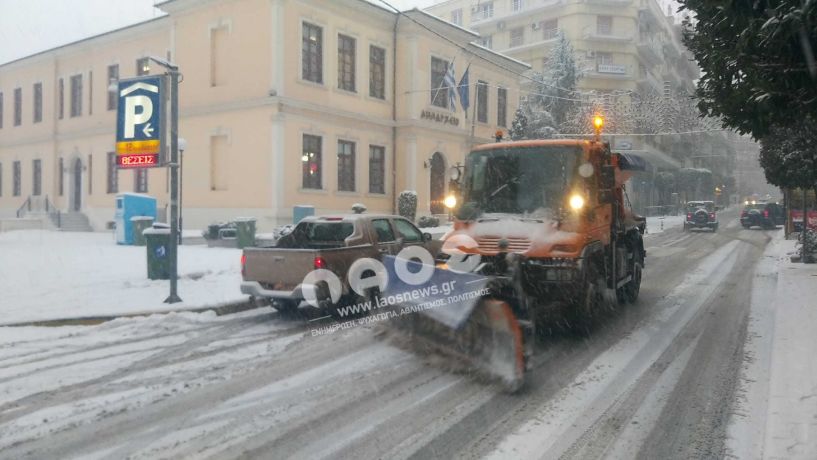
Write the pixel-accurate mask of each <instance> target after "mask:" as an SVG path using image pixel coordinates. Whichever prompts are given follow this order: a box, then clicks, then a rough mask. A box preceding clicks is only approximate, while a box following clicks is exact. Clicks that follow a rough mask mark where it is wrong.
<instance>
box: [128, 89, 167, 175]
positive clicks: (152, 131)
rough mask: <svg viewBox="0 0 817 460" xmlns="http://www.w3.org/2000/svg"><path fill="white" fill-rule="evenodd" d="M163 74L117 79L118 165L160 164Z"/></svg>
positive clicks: (162, 138) (143, 165) (142, 165)
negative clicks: (159, 75)
mask: <svg viewBox="0 0 817 460" xmlns="http://www.w3.org/2000/svg"><path fill="white" fill-rule="evenodd" d="M164 88H165V84H164V77H138V78H129V79H126V80H120V81H119V87H118V97H119V108H118V109H117V113H116V164H117V166H118V167H120V168H128V169H133V168H155V167H158V166H162V165H161V162H160V158H164V156H163V155H162V153H163V149H164V144H165V143H164V97H165V93H164Z"/></svg>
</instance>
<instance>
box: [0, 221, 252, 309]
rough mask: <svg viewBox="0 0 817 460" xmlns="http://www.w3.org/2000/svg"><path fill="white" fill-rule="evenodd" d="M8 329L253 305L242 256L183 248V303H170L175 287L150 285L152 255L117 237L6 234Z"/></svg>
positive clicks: (0, 264) (2, 251) (2, 279)
mask: <svg viewBox="0 0 817 460" xmlns="http://www.w3.org/2000/svg"><path fill="white" fill-rule="evenodd" d="M0 255H2V256H1V257H0V293H2V294H1V295H0V324H12V323H20V322H26V321H37V320H48V319H61V318H76V317H86V316H108V315H123V314H134V313H146V312H157V311H167V310H171V309H173V310H178V309H185V308H186V309H190V308H201V307H209V306H215V305H219V304H222V303H225V302H232V301H238V300H241V299H245V298H246V296H244V295H242V294H241V292H240V284H241V267H240V257H241V251H240V250H237V249H223V248H206V247H203V246H180V247H179V295H180V297H181V298H182V299H183V300H184V302H182V303H177V304H173V305H172V306H171V305H170V304H165V303H163V301H164V299H165V298H167V295H168V293H169V282H168V281H150V280H148V279H147V256H146V249H145V248H144V247H134V246H119V245H117V244H116V242H115V241H114V238H113V236H112V235H111V234H109V233H63V232H50V231H18V232H9V233H2V234H0Z"/></svg>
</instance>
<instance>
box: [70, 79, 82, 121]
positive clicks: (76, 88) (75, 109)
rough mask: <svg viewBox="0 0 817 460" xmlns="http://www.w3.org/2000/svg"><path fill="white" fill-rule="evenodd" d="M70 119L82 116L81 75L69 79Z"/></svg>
mask: <svg viewBox="0 0 817 460" xmlns="http://www.w3.org/2000/svg"><path fill="white" fill-rule="evenodd" d="M70 115H71V117H72V118H73V117H79V116H81V115H82V75H74V76H72V77H71V113H70Z"/></svg>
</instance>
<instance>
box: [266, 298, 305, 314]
mask: <svg viewBox="0 0 817 460" xmlns="http://www.w3.org/2000/svg"><path fill="white" fill-rule="evenodd" d="M300 304H301V302H300V301H298V300H275V301H273V303H272V306H273V307H275V309H276V310H278V313H280V314H282V315H284V316H290V315H293V314H294V313H295V312H297V311H298V305H300Z"/></svg>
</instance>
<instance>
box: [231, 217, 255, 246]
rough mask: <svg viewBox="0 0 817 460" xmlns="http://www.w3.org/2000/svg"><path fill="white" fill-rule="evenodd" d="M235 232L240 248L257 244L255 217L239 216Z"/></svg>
mask: <svg viewBox="0 0 817 460" xmlns="http://www.w3.org/2000/svg"><path fill="white" fill-rule="evenodd" d="M235 233H236V235H235V236H236V240H237V241H236V243H237V247H238V249H243V248H246V247H248V246H255V218H253V217H239V218H238V219H236V220H235Z"/></svg>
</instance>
